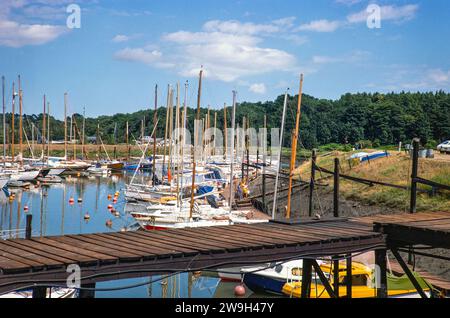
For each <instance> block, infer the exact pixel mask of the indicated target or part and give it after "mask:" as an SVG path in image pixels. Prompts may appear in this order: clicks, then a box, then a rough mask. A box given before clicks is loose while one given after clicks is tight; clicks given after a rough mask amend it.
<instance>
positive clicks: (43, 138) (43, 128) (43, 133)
mask: <svg viewBox="0 0 450 318" xmlns="http://www.w3.org/2000/svg"><path fill="white" fill-rule="evenodd" d="M46 104H47V101H46V100H45V94H44V113H43V114H42V136H41V144H42V160H44V156H45V119H46V118H45V116H46V115H45V114H46V112H45V107H46Z"/></svg>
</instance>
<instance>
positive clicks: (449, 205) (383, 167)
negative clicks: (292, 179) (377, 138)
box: [296, 149, 450, 211]
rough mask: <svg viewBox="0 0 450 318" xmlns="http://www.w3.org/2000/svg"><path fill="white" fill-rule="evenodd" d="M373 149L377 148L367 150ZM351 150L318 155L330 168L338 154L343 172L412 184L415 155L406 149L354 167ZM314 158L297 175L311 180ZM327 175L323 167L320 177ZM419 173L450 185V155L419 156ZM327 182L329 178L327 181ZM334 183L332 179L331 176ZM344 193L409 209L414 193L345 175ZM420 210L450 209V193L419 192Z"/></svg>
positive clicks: (378, 179) (418, 205)
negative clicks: (410, 155) (430, 157)
mask: <svg viewBox="0 0 450 318" xmlns="http://www.w3.org/2000/svg"><path fill="white" fill-rule="evenodd" d="M365 151H368V152H370V151H373V150H370V149H369V150H365ZM350 154H351V153H350V152H340V151H334V152H332V153H330V154H328V155H322V156H320V155H319V157H318V159H317V163H318V165H319V166H321V167H324V168H326V169H328V170H333V169H334V158H335V157H338V158H340V165H341V173H343V174H347V175H350V176H354V177H360V178H364V179H369V180H375V181H381V182H387V183H392V184H397V185H402V186H409V185H410V175H411V164H412V163H411V159H410V157H409V156H408V155H406V154H404V153H399V152H396V151H390V154H391V156H390V157H388V158H380V159H377V160H373V161H371V162H370V163H367V162H366V163H361V164H359V165H356V166H353V167H350V165H349V164H348V160H347V158H348V157H349V155H350ZM310 171H311V161H307V162H305V163H303V164H302V165H301V166H300V167H299V168H298V169H297V170H296V176H297V177H299V176H300V178H302V179H303V180H309V178H310ZM322 176H327V175H326V174H321V173H320V172H319V171H318V172H317V174H316V177H317V178H320V177H322ZM419 176H420V177H422V178H425V179H428V180H432V181H435V182H438V183H442V184H446V185H450V156H440V155H436V158H435V159H420V160H419ZM324 182H325V181H324ZM327 182H329V183H330V186H332V183H333V182H332V179H328V181H327ZM418 187H419V188H420V189H424V190H431V187H429V186H426V185H418ZM340 193H341V195H342V196H343V197H344V198H346V199H349V200H356V201H360V202H362V203H364V204H369V205H385V206H388V207H390V208H394V209H399V210H402V211H403V210H405V211H407V210H408V209H409V200H410V193H409V191H405V190H402V189H396V188H391V187H385V186H379V185H376V186H372V187H371V186H367V185H364V184H360V183H355V182H351V181H347V180H345V179H341V183H340ZM417 210H418V211H450V193H448V192H444V191H442V192H441V193H438V194H435V195H429V194H427V193H419V194H418V197H417Z"/></svg>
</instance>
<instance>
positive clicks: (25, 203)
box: [0, 173, 248, 298]
mask: <svg viewBox="0 0 450 318" xmlns="http://www.w3.org/2000/svg"><path fill="white" fill-rule="evenodd" d="M131 178H132V174H130V173H124V174H118V175H113V176H111V177H101V176H96V177H88V178H86V177H80V178H78V177H68V178H66V179H65V180H64V181H63V182H62V183H60V184H52V185H50V186H36V185H31V187H30V189H28V190H24V189H10V192H11V193H14V194H15V199H14V200H10V199H9V198H8V197H7V196H6V195H5V194H4V193H3V192H1V193H0V209H1V212H0V234H1V236H2V237H3V238H5V239H6V238H14V237H22V238H23V237H25V231H24V229H25V226H26V215H27V214H31V215H33V221H32V235H33V236H34V237H41V236H55V235H63V234H88V233H103V232H117V231H121V230H122V229H125V228H126V229H130V228H134V226H136V222H135V220H134V219H133V217H131V215H129V214H128V213H126V212H125V198H124V197H123V194H122V193H121V194H120V196H119V199H118V201H117V203H116V204H114V208H115V209H116V210H117V211H118V212H119V216H118V217H116V216H115V215H113V214H112V213H111V212H110V211H109V210H108V205H109V204H113V202H112V201H111V200H108V195H109V194H110V195H113V194H114V193H115V192H116V191H121V190H122V189H123V188H124V186H125V184H126V183H128V182H130V179H131ZM134 182H136V183H143V184H145V183H151V179H150V178H149V176H148V174H138V175H137V176H136V178H135V179H134ZM71 198H72V199H73V202H72V203H71V200H70V199H71ZM79 199H80V200H79ZM86 214H89V219H85V215H86ZM108 220H111V221H112V226H111V227H108V226H107V225H106V223H107V221H108ZM161 278H163V276H153V277H142V278H135V279H124V280H116V281H108V282H102V283H98V284H97V288H117V287H119V286H128V285H141V286H139V287H135V288H131V289H125V290H114V291H97V292H96V294H95V297H127V298H142V297H143V298H147V297H155V298H166V297H169V298H186V297H193V298H196V297H206V298H209V297H234V292H233V290H234V287H235V286H236V283H222V282H220V280H219V279H218V278H217V277H216V276H214V275H213V276H211V275H204V276H202V275H194V274H191V273H181V274H177V275H173V276H171V277H167V278H164V279H162V280H161ZM156 280H157V281H156ZM150 281H155V282H154V283H151V284H145V283H148V282H150ZM247 293H248V292H247Z"/></svg>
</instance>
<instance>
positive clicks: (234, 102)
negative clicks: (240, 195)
mask: <svg viewBox="0 0 450 318" xmlns="http://www.w3.org/2000/svg"><path fill="white" fill-rule="evenodd" d="M235 122H236V91H233V111H232V116H231V145H230V149H231V163H230V198H229V203H228V204H229V209H230V214H231V210H232V208H233V166H234V128H235ZM236 155H237V152H236Z"/></svg>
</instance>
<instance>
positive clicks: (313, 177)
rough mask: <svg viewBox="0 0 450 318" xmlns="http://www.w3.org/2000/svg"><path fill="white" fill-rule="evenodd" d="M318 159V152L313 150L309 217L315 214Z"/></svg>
mask: <svg viewBox="0 0 450 318" xmlns="http://www.w3.org/2000/svg"><path fill="white" fill-rule="evenodd" d="M316 159H317V151H316V149H313V151H312V155H311V178H310V180H309V216H310V217H311V216H312V213H313V194H314V183H315V181H316Z"/></svg>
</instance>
